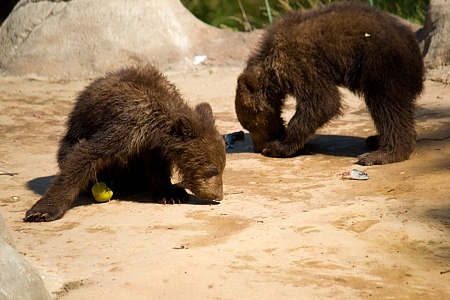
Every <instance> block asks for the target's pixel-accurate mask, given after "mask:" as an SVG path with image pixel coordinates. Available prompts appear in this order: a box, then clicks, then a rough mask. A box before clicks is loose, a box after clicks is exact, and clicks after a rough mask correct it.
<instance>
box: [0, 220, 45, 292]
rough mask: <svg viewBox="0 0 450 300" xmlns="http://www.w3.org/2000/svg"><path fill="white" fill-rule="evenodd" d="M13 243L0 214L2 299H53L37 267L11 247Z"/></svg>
mask: <svg viewBox="0 0 450 300" xmlns="http://www.w3.org/2000/svg"><path fill="white" fill-rule="evenodd" d="M12 244H13V243H12V238H11V235H10V234H9V231H8V228H7V227H6V225H5V223H4V221H3V218H2V216H1V215H0V299H5V300H15V299H17V300H22V299H30V300H40V299H51V296H50V293H49V292H48V291H47V289H46V288H45V285H44V282H43V281H42V278H41V277H40V276H39V274H38V273H37V271H36V269H35V268H34V267H33V266H31V265H30V263H28V262H27V261H26V260H25V259H24V258H23V256H22V255H20V254H19V253H18V252H17V251H16V250H15V249H14V248H13V247H11V245H12Z"/></svg>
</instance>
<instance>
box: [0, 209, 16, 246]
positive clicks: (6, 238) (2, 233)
mask: <svg viewBox="0 0 450 300" xmlns="http://www.w3.org/2000/svg"><path fill="white" fill-rule="evenodd" d="M0 240H1V241H2V242H5V243H7V244H8V245H10V246H11V247H15V245H14V241H13V238H12V236H11V234H10V233H9V229H8V227H7V226H6V224H5V222H4V221H3V217H2V215H1V214H0Z"/></svg>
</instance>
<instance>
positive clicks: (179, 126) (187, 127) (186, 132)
mask: <svg viewBox="0 0 450 300" xmlns="http://www.w3.org/2000/svg"><path fill="white" fill-rule="evenodd" d="M170 134H171V135H172V136H175V137H178V138H180V139H182V140H190V139H193V138H195V137H197V130H196V127H195V122H193V121H192V120H190V119H189V118H187V117H186V116H179V117H178V118H176V119H175V120H174V121H173V123H172V126H171V128H170Z"/></svg>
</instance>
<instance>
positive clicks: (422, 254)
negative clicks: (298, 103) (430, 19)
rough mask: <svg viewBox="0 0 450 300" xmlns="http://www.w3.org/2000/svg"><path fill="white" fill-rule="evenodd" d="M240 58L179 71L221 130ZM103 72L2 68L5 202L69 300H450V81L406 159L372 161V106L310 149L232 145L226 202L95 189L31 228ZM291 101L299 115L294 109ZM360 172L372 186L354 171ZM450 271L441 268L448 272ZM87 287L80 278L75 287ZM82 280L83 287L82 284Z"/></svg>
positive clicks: (420, 116) (9, 216)
mask: <svg viewBox="0 0 450 300" xmlns="http://www.w3.org/2000/svg"><path fill="white" fill-rule="evenodd" d="M239 72H240V70H239V69H210V70H203V71H196V72H191V73H170V74H169V79H170V80H172V81H173V82H174V83H176V84H177V85H178V86H179V87H180V90H181V92H182V94H183V95H184V97H185V98H186V99H187V100H188V102H190V103H192V105H194V104H196V103H199V102H202V101H208V102H209V103H211V105H212V107H213V111H214V113H215V115H216V119H217V125H218V128H219V131H220V132H221V133H224V134H225V133H230V132H234V131H238V130H242V128H241V126H240V125H239V123H238V121H237V119H236V117H235V114H234V91H235V87H236V78H237V75H238V74H239ZM87 84H88V81H47V80H36V79H25V78H20V79H18V78H0V140H1V146H0V168H2V169H3V170H4V171H9V172H17V173H18V175H15V176H5V175H2V176H0V209H1V211H2V215H3V217H4V219H5V221H6V223H7V224H8V225H9V227H10V228H12V230H13V232H12V234H13V237H14V239H15V242H16V245H17V249H18V251H19V252H20V253H22V254H23V255H25V257H26V258H27V259H28V260H29V261H30V262H31V263H33V264H34V265H35V266H36V267H37V268H38V270H39V272H40V273H41V274H42V275H43V277H44V282H45V284H46V285H47V288H48V289H49V290H50V292H52V294H53V296H54V297H55V298H57V299H80V298H87V297H88V298H89V299H105V298H111V299H125V298H136V299H144V298H149V297H151V298H156V299H158V298H161V299H172V298H180V297H182V296H184V297H189V298H193V299H236V298H241V299H256V298H258V299H260V298H278V299H298V298H316V299H317V298H319V299H327V298H328V299H344V298H346V299H348V298H352V299H355V298H360V299H361V298H362V299H364V298H374V299H375V298H402V299H413V298H414V299H416V298H422V299H431V298H433V299H444V298H448V297H449V296H450V284H449V283H450V273H448V272H446V271H447V270H449V269H450V264H449V262H450V254H449V253H450V238H449V236H450V202H449V199H450V172H449V171H450V160H449V157H450V138H449V136H450V88H449V87H448V86H445V85H441V84H439V83H435V82H431V81H428V82H427V83H426V91H425V93H424V94H423V96H422V97H421V98H420V100H419V101H418V111H417V118H416V119H417V126H416V128H417V131H418V142H417V147H416V150H415V152H414V153H413V155H412V156H411V158H410V159H409V160H408V161H406V162H402V163H396V164H390V165H385V166H371V167H361V166H358V165H354V162H355V161H356V157H357V155H358V154H361V153H363V152H365V151H367V149H366V148H365V143H364V138H365V137H366V136H368V135H371V134H373V133H374V129H373V124H372V121H371V119H370V116H369V115H368V113H367V110H366V109H365V107H364V104H363V102H362V101H361V100H360V99H358V98H357V97H355V96H353V95H351V94H349V93H348V92H346V91H343V92H344V97H345V103H346V105H345V115H344V116H343V117H342V118H339V119H337V120H335V121H333V123H331V124H329V125H328V126H326V127H325V128H323V129H322V130H320V132H318V134H317V135H316V136H315V137H314V138H313V139H312V140H311V141H310V142H309V143H308V145H307V147H306V149H305V153H304V155H302V156H298V157H294V158H290V159H273V158H267V157H263V156H261V155H258V154H254V153H252V148H251V142H250V139H249V135H248V133H246V135H245V140H244V141H236V143H235V145H234V148H233V149H229V150H228V154H227V166H226V168H225V173H224V193H225V197H224V200H223V201H221V202H220V204H216V205H213V204H212V203H209V202H201V201H199V202H191V203H188V204H183V205H178V204H176V205H161V204H157V203H151V202H149V201H147V199H145V198H137V199H135V200H132V201H130V200H129V201H125V200H123V199H116V200H113V201H110V202H108V203H95V202H94V200H93V199H90V198H89V197H88V198H82V199H80V200H79V201H77V202H76V204H75V205H74V206H73V207H72V208H71V209H70V210H69V211H68V212H67V214H66V215H65V216H64V217H63V218H62V219H61V220H58V221H55V222H51V223H42V224H33V223H23V222H22V219H23V217H24V216H25V211H26V210H27V209H29V208H30V207H31V205H32V204H33V203H34V202H35V201H37V200H38V199H39V197H40V195H42V194H43V193H44V192H45V190H46V188H47V187H48V185H49V183H50V182H51V180H52V179H53V178H54V175H55V174H56V172H57V164H56V157H55V155H56V150H57V147H58V140H59V139H60V138H61V134H62V133H63V130H64V121H65V120H66V117H67V114H68V112H69V111H70V109H71V105H72V104H73V101H74V99H75V97H76V95H77V93H78V92H79V91H80V90H81V89H82V88H83V87H84V86H85V85H87ZM292 109H293V105H292V102H289V105H288V106H287V111H286V114H287V115H289V114H292ZM353 168H356V169H359V170H361V171H364V172H366V173H368V175H369V179H368V180H366V181H354V180H343V179H341V178H340V176H339V174H340V173H342V172H346V171H351V170H352V169H353ZM441 273H442V274H441ZM80 282H81V283H82V284H75V285H72V284H71V283H80ZM68 283H70V285H68Z"/></svg>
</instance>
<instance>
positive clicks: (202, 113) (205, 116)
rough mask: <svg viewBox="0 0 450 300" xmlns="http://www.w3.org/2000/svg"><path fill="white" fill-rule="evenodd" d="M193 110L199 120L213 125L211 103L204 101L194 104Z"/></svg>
mask: <svg viewBox="0 0 450 300" xmlns="http://www.w3.org/2000/svg"><path fill="white" fill-rule="evenodd" d="M195 112H196V113H197V115H198V116H199V118H200V121H201V122H203V123H206V124H208V125H211V126H214V122H215V121H214V115H213V111H212V108H211V105H209V104H208V103H206V102H203V103H200V104H197V105H196V106H195Z"/></svg>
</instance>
